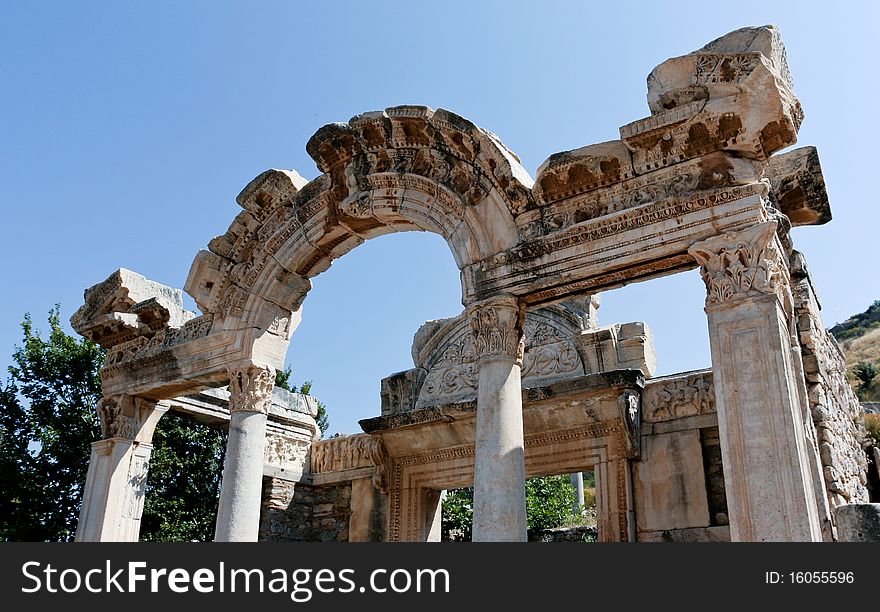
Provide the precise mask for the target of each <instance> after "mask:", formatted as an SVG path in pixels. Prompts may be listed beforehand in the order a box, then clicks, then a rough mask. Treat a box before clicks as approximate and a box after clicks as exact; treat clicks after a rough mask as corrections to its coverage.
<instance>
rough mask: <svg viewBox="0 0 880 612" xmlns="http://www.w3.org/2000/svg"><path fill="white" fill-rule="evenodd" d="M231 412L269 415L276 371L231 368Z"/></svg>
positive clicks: (255, 368) (257, 368) (251, 367)
mask: <svg viewBox="0 0 880 612" xmlns="http://www.w3.org/2000/svg"><path fill="white" fill-rule="evenodd" d="M228 372H229V412H231V413H235V412H262V413H263V414H269V404H270V403H271V401H272V388H273V387H274V386H275V370H274V369H272V368H261V367H258V366H254V365H248V366H243V367H238V368H229V370H228Z"/></svg>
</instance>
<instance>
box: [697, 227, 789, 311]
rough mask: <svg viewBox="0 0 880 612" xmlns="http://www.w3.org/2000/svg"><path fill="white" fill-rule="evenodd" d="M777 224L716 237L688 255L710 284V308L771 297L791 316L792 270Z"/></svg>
mask: <svg viewBox="0 0 880 612" xmlns="http://www.w3.org/2000/svg"><path fill="white" fill-rule="evenodd" d="M777 226H778V223H777V222H776V221H767V222H765V223H758V224H756V225H753V226H751V227H748V228H746V229H743V230H740V231H737V232H729V233H726V234H722V235H720V236H714V237H712V238H709V239H707V240H703V241H701V242H698V243H696V244H694V245H693V246H692V247H691V248H690V249H688V252H689V253H690V254H691V255H692V256H693V257H694V259H696V260H697V263H698V264H699V265H700V275H701V276H702V278H703V282H704V283H706V293H707V295H706V307H711V306H715V305H718V304H725V303H728V302H733V301H736V300H740V299H742V298H745V297H748V296H750V295H755V294H758V293H771V294H775V295H777V296H778V297H779V298H780V302H781V303H782V304H783V306H784V307H786V310H787V311H788V312H791V292H790V289H789V274H788V267H787V265H786V264H785V260H784V257H783V253H782V246H781V245H780V243H779V240H778V239H777V238H776V228H777Z"/></svg>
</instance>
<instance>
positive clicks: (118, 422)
mask: <svg viewBox="0 0 880 612" xmlns="http://www.w3.org/2000/svg"><path fill="white" fill-rule="evenodd" d="M133 404H134V398H133V397H131V396H130V395H117V396H114V397H103V398H101V399H100V400H99V401H98V406H97V410H98V417H99V419H100V420H101V436H102V437H103V438H105V439H107V438H124V439H126V440H134V438H135V436H136V435H137V430H138V422H137V419H136V417H135V415H134V407H133Z"/></svg>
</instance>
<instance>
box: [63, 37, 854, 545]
mask: <svg viewBox="0 0 880 612" xmlns="http://www.w3.org/2000/svg"><path fill="white" fill-rule="evenodd" d="M648 106H649V108H650V112H651V114H650V116H649V117H647V118H645V119H639V120H638V121H634V122H632V123H630V124H628V125H625V126H623V127H621V128H620V140H615V141H611V142H604V143H600V144H594V145H589V146H585V147H583V148H580V149H576V150H574V151H565V152H562V153H557V154H554V155H552V156H550V158H549V159H547V161H546V162H544V163H543V164H542V165H541V167H540V168H539V169H538V173H537V177H536V179H535V180H533V179H532V178H531V177H530V176H529V174H528V173H527V172H526V171H525V170H524V169H523V167H522V166H521V165H520V163H519V159H518V158H517V156H516V155H515V154H514V153H513V152H511V151H510V150H509V149H507V147H505V146H504V145H503V144H502V143H501V141H500V140H499V139H498V137H497V136H496V135H495V134H493V133H491V132H489V131H486V130H484V129H482V128H479V127H477V126H475V125H474V124H472V123H471V122H469V121H468V120H466V119H464V118H462V117H460V116H458V115H456V114H454V113H451V112H449V111H446V110H436V111H434V110H431V109H430V108H427V107H423V106H398V107H393V108H389V109H386V110H384V111H378V112H371V113H365V114H362V115H358V116H356V117H353V118H352V119H351V120H350V121H349V122H348V123H336V124H331V125H327V126H325V127H323V128H321V129H320V130H318V132H317V133H316V134H315V135H314V136H313V137H312V138H311V140H310V141H309V142H308V144H307V145H306V146H307V150H308V152H309V154H310V155H311V156H312V157H313V158H314V160H315V162H316V163H317V165H318V168H319V170H320V171H321V173H322V174H321V175H320V176H319V177H318V178H316V179H314V180H312V181H306V180H305V179H303V178H302V177H301V176H300V175H299V174H297V173H296V172H294V171H290V170H267V171H266V172H264V173H262V174H260V175H259V176H258V177H256V178H255V179H254V180H253V181H251V183H250V184H248V185H247V187H245V189H244V190H243V191H242V192H241V194H240V195H239V196H238V199H237V201H238V204H239V205H240V206H241V208H242V209H243V210H242V212H241V213H239V214H238V216H236V217H235V219H234V220H233V221H232V223H231V225H230V226H229V230H228V231H227V232H226V233H225V234H224V235H222V236H218V237H216V238H214V239H213V240H211V241H210V243H209V244H208V249H207V250H203V251H200V252H199V253H198V254H197V255H196V257H195V260H194V262H193V264H192V267H191V269H190V273H189V277H188V279H187V281H186V285H185V287H184V289H185V290H186V292H187V293H188V294H189V295H191V296H192V297H193V298H194V300H195V302H196V304H197V305H198V308H199V309H200V310H201V314H196V313H192V312H187V311H185V310H184V308H183V301H182V292H181V291H180V290H179V289H171V288H169V287H165V286H162V285H159V284H157V283H154V282H152V281H149V280H147V279H145V278H143V277H142V276H140V275H138V274H135V273H133V272H130V271H127V270H119V271H117V272H115V273H114V274H113V275H111V276H110V278H108V279H107V280H105V281H104V282H102V283H100V284H98V285H95V286H94V287H92V288H91V289H88V290H87V291H86V293H85V304H84V305H83V306H82V307H81V308H80V309H79V311H78V312H77V313H76V314H75V315H74V316H73V319H72V324H73V326H74V328H75V329H76V330H77V331H78V332H79V333H81V334H82V335H84V336H86V337H88V338H90V339H92V340H93V341H95V342H97V343H98V344H100V345H101V346H103V347H104V348H105V349H107V360H106V363H105V365H104V368H103V369H102V371H101V376H102V381H103V393H104V399H103V400H102V402H101V404H100V406H99V412H100V416H101V419H102V423H103V428H104V437H105V439H104V440H102V441H100V442H97V443H95V444H94V446H93V450H92V458H91V465H90V468H89V474H88V481H87V485H86V493H85V499H84V503H83V509H82V516H81V519H80V524H79V531H78V536H77V537H78V539H79V540H136V539H137V537H138V529H139V523H140V514H141V509H142V505H143V499H142V498H143V490H144V489H143V488H144V483H145V481H146V478H147V465H148V460H149V456H150V449H151V446H150V442H151V436H152V432H153V429H154V428H155V426H156V423H157V421H158V420H159V418H160V417H161V416H162V414H163V413H164V412H165V411H167V410H169V409H170V410H176V411H180V412H183V413H186V414H189V415H192V416H193V418H200V419H206V420H210V421H215V422H227V421H228V424H229V442H228V448H227V454H226V464H225V467H224V472H223V485H222V491H221V499H220V510H219V513H218V518H217V530H216V539H217V540H227V541H247V540H257V539H258V538H260V539H274V540H319V539H323V540H328V539H335V540H348V541H365V540H379V541H430V540H436V539H438V537H439V517H440V510H439V507H440V506H439V502H440V497H441V491H443V490H445V489H451V488H455V487H461V486H469V485H473V486H474V487H475V509H474V539H475V540H482V541H499V540H500V541H524V540H525V539H526V517H525V494H524V480H525V478H526V477H527V476H537V475H549V474H563V473H571V472H577V471H581V470H586V469H591V470H595V474H596V482H597V515H598V534H599V539H600V540H602V541H636V540H638V541H656V540H661V541H670V540H671V541H695V540H732V541H766V540H777V541H821V540H825V541H831V540H835V539H838V537H839V536H838V531H837V528H836V519H835V516H836V513H837V512H839V511H840V510H839V509H840V508H841V507H844V508H848V507H850V506H853V505H857V504H862V503H865V502H867V501H868V492H867V489H866V487H865V482H866V475H865V473H866V460H865V455H864V452H863V449H862V447H861V441H862V438H863V431H862V430H861V424H860V414H861V413H860V407H859V403H858V401H857V400H856V397H855V395H854V394H853V392H852V389H851V388H850V386H849V385H848V383H847V381H846V378H845V366H844V360H843V357H842V355H841V352H840V350H839V348H838V346H837V344H836V342H835V340H834V339H833V338H832V337H831V336H830V335H829V334H828V333H827V332H826V331H825V326H824V325H823V323H822V319H821V316H820V306H819V301H818V299H817V297H816V292H815V289H814V287H813V284H812V281H811V279H810V274H809V270H808V268H807V265H806V261H805V259H804V256H803V254H801V253H800V252H799V251H797V250H795V248H794V244H793V234H794V233H796V232H792V229H793V228H794V227H797V226H800V225H820V224H823V223H826V222H828V221H829V220H830V219H831V211H830V207H829V203H828V200H827V196H826V193H825V189H824V181H823V177H822V171H821V168H820V166H819V159H818V156H817V154H816V150H815V149H813V148H811V147H807V148H801V149H795V150H792V151H789V152H787V153H783V154H778V155H774V154H775V153H777V152H778V151H780V150H782V149H785V148H786V147H789V146H791V145H793V144H795V142H796V140H797V133H798V128H799V127H800V124H801V120H802V119H803V111H802V110H801V105H800V102H799V101H798V99H797V98H796V97H795V95H794V92H793V90H792V81H791V75H790V74H789V69H788V64H787V61H786V55H785V49H784V47H783V45H782V41H781V39H780V36H779V32H778V31H777V30H776V29H775V28H774V27H771V26H768V27H759V28H746V29H742V30H738V31H736V32H732V33H730V34H728V35H726V36H723V37H722V38H719V39H718V40H715V41H713V42H711V43H709V44H708V45H706V46H705V47H703V48H702V49H700V50H698V51H695V52H694V53H691V54H688V55H684V56H682V57H677V58H673V59H670V60H667V61H665V62H663V63H662V64H660V65H659V66H657V67H656V68H655V69H654V70H653V72H651V74H650V75H649V76H648ZM411 230H415V231H428V232H434V233H437V234H439V235H441V236H442V237H443V238H444V239H445V240H446V241H447V243H448V245H449V248H450V249H451V251H452V254H453V256H454V259H455V262H456V264H457V265H458V267H459V269H460V270H461V283H462V287H461V289H462V303H463V305H464V311H463V312H462V313H461V314H460V315H459V316H457V317H454V318H451V319H446V320H440V321H429V322H427V323H426V324H425V325H424V326H422V327H421V329H419V330H418V331H417V332H416V334H415V338H414V341H413V346H412V355H413V362H414V364H413V365H414V367H413V368H412V369H410V370H407V371H405V372H400V373H397V374H393V375H391V376H389V377H388V378H386V379H384V380H383V381H382V382H381V399H382V409H381V415H380V416H376V417H374V418H368V419H365V420H363V421H361V425H362V429H363V432H364V433H361V434H357V435H352V436H347V437H338V438H332V439H327V440H318V439H317V438H318V435H319V432H318V429H317V427H316V425H315V420H314V416H315V414H316V413H315V404H314V400H313V399H312V398H308V397H303V396H297V395H292V394H286V393H282V392H280V391H275V392H274V393H273V381H274V374H275V370H276V369H277V368H281V367H282V366H283V362H284V357H285V354H286V352H287V347H288V343H289V342H290V339H291V335H292V334H293V331H294V330H295V329H296V327H297V325H298V324H299V322H300V313H301V306H302V304H303V301H304V300H305V298H306V296H307V294H308V292H309V289H310V288H311V281H310V279H311V278H312V277H314V276H316V275H318V274H320V273H321V272H323V271H324V270H326V269H327V268H328V267H329V266H330V263H331V262H332V261H333V260H334V259H336V258H338V257H342V256H343V255H345V254H346V253H348V252H349V251H351V250H352V249H354V248H355V247H357V246H358V245H360V244H361V243H363V242H364V241H365V240H368V239H371V238H375V237H378V236H381V235H383V234H388V233H391V232H399V231H411ZM695 267H699V269H700V272H701V274H702V278H703V280H704V281H705V284H706V304H705V311H706V315H707V318H708V327H709V335H710V342H711V352H712V368H711V369H708V370H702V371H696V372H685V373H682V374H678V375H674V376H664V377H659V378H655V377H654V373H655V358H654V350H653V345H652V336H651V331H650V329H649V328H648V326H647V325H646V324H644V323H638V322H636V323H622V324H620V323H618V324H613V325H604V326H603V325H600V323H599V321H598V319H597V308H598V305H599V294H600V292H601V291H602V290H605V289H611V288H615V287H619V286H622V285H624V284H627V283H633V282H637V281H642V280H647V279H651V278H655V277H659V276H663V275H667V274H673V273H676V272H680V271H684V270H689V269H693V268H695ZM227 386H228V390H226V389H225V387H227Z"/></svg>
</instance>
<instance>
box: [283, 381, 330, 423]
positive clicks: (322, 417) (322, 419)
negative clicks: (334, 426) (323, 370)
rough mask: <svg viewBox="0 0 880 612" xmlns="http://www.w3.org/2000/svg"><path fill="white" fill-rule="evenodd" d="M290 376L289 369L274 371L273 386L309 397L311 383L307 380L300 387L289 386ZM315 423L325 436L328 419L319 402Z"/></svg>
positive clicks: (322, 404)
mask: <svg viewBox="0 0 880 612" xmlns="http://www.w3.org/2000/svg"><path fill="white" fill-rule="evenodd" d="M292 374H293V370H291V369H290V368H284V369H283V370H276V371H275V386H276V387H281V388H282V389H286V390H288V391H290V392H291V393H302V394H303V395H309V394H310V393H311V391H312V381H310V380H307V381H306V382H304V383H303V384H302V385H300V386H299V387H297V386H296V385H295V384H294V385H292V384H290V376H291V375H292ZM315 421H317V422H318V428H319V429H320V430H321V434H322V435H323V434H326V433H327V430H328V429H329V428H330V417H328V416H327V406H326V405H325V404H324V402H322V401H321V400H318V416H317V417H315Z"/></svg>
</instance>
